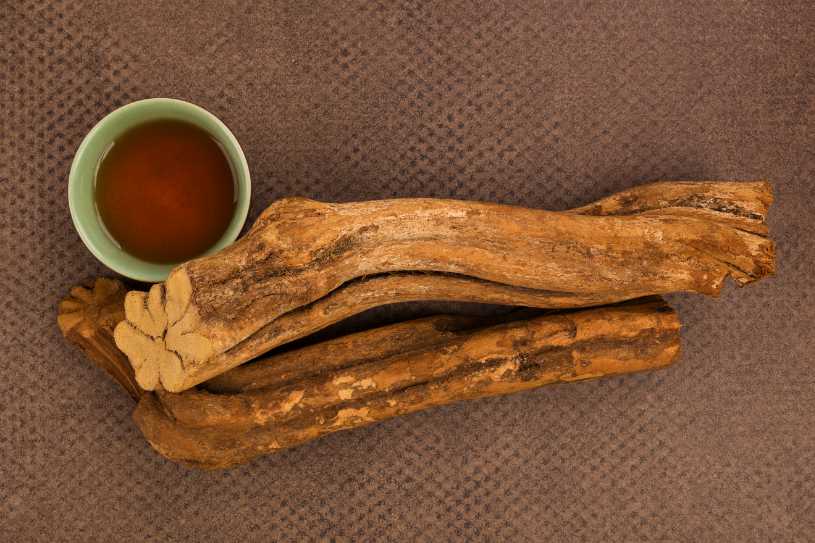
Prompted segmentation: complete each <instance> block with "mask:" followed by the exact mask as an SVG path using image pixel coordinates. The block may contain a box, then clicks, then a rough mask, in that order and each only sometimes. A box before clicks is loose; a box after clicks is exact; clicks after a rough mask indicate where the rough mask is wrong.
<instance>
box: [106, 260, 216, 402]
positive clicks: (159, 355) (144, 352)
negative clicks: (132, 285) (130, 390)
mask: <svg viewBox="0 0 815 543" xmlns="http://www.w3.org/2000/svg"><path fill="white" fill-rule="evenodd" d="M191 293H192V289H191V287H190V281H189V277H188V276H187V274H186V272H184V270H183V269H179V270H176V271H174V272H173V273H172V274H171V275H170V277H169V278H168V279H167V282H166V283H165V284H156V285H153V286H152V287H151V288H150V291H149V292H147V293H145V292H139V291H131V292H128V293H127V296H126V297H125V301H124V309H125V320H124V321H122V322H121V323H119V324H118V325H117V326H116V330H115V332H114V339H115V341H116V345H117V346H118V347H119V349H121V350H122V352H124V353H125V354H126V355H127V357H128V359H129V360H130V364H131V365H132V366H133V371H134V372H135V375H136V380H137V381H138V383H139V386H141V387H142V388H143V389H144V390H156V389H164V390H168V391H170V392H180V391H181V390H183V389H184V388H185V387H186V386H187V384H186V382H185V378H186V376H185V371H184V368H185V364H188V363H189V364H194V363H196V362H201V361H204V360H207V359H209V358H210V357H211V356H212V354H213V349H212V344H211V342H210V341H209V340H208V339H207V338H205V337H203V336H201V335H199V334H196V333H195V332H194V331H193V330H195V328H196V326H197V324H198V321H199V319H198V313H197V311H196V310H195V308H193V307H192V306H191V304H190V297H191Z"/></svg>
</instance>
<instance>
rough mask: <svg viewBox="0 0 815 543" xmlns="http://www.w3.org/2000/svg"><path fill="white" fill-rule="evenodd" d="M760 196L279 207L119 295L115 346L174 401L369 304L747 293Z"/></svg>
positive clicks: (738, 188)
mask: <svg viewBox="0 0 815 543" xmlns="http://www.w3.org/2000/svg"><path fill="white" fill-rule="evenodd" d="M771 200H772V195H771V189H770V186H769V184H768V183H765V182H745V183H734V182H692V183H691V182H663V183H656V184H652V185H645V186H641V187H636V188H633V189H630V190H628V191H625V192H623V193H620V194H618V195H615V196H612V197H609V198H606V199H603V200H601V201H599V202H596V203H594V204H591V205H588V206H584V207H582V208H579V209H575V210H571V211H567V212H549V211H543V210H533V209H525V208H520V207H511V206H504V205H498V204H489V203H479V202H461V201H453V200H432V199H405V200H385V201H374V202H361V203H349V204H327V203H320V202H315V201H311V200H305V199H299V198H293V199H285V200H280V201H278V202H276V203H274V204H272V205H271V206H270V207H269V208H268V209H267V210H266V211H265V212H264V213H263V214H262V215H261V216H260V217H259V218H258V220H257V221H256V223H255V224H254V226H253V227H252V229H251V230H250V231H249V233H248V234H247V235H246V236H244V237H243V238H242V239H241V240H240V241H238V242H237V243H235V244H234V245H232V246H230V247H228V248H227V249H225V250H223V251H221V252H220V253H218V254H217V255H213V256H210V257H205V258H201V259H198V260H193V261H191V262H187V263H185V264H182V265H180V266H179V267H177V268H176V269H175V270H174V271H173V272H172V273H171V274H170V276H169V277H168V279H167V281H166V282H165V283H163V284H158V285H155V286H153V287H152V289H151V290H150V292H149V293H144V292H135V291H134V292H130V293H128V295H127V298H126V300H125V314H126V317H127V318H126V321H123V322H122V323H120V324H119V325H118V326H117V328H116V331H115V338H116V344H117V345H118V346H119V347H120V348H121V349H122V350H123V351H124V352H125V353H126V354H127V355H128V358H129V359H130V361H131V363H132V365H133V367H134V370H135V374H136V378H137V380H138V382H139V384H140V385H141V387H142V388H144V389H147V390H153V389H157V388H163V389H165V390H169V391H174V392H178V391H182V390H186V389H188V388H190V387H192V386H194V385H196V384H198V383H201V382H203V381H205V380H207V379H211V378H213V377H215V376H217V375H219V374H221V373H223V372H225V371H227V370H229V369H231V368H234V367H236V366H238V365H240V364H242V363H244V362H246V361H248V360H250V359H252V358H255V357H257V356H258V355H259V354H261V353H263V352H266V351H268V350H269V349H271V348H273V347H275V346H277V345H280V344H282V343H285V342H287V341H291V340H292V339H295V338H297V337H302V336H304V335H306V334H308V333H310V332H312V331H314V330H316V329H319V328H321V327H323V326H325V325H327V324H330V323H331V322H334V321H336V320H339V319H340V318H343V317H345V316H348V315H350V314H353V313H356V312H359V311H361V310H364V309H367V308H368V307H371V306H373V305H381V304H385V303H393V302H397V301H403V300H416V299H425V300H455V301H459V300H466V301H483V302H492V303H509V304H514V305H517V304H524V305H530V306H535V307H561V308H563V307H584V306H591V305H598V304H605V303H613V302H618V301H620V300H626V299H632V298H637V297H640V296H644V295H650V294H662V293H667V292H673V291H693V292H700V293H704V294H712V295H715V294H717V293H718V292H719V290H720V289H721V287H722V284H723V282H724V280H725V278H726V277H728V276H729V277H732V278H733V279H734V280H735V281H736V282H737V283H738V284H739V285H743V284H746V283H749V282H751V281H754V280H757V279H760V278H761V277H764V276H766V275H768V274H771V273H772V272H773V269H774V250H773V244H772V242H771V241H770V240H769V239H767V227H766V224H765V222H764V221H765V217H766V213H767V209H768V207H769V204H770V202H771ZM383 284H384V285H385V287H386V288H387V289H389V290H385V291H383V287H382V285H383Z"/></svg>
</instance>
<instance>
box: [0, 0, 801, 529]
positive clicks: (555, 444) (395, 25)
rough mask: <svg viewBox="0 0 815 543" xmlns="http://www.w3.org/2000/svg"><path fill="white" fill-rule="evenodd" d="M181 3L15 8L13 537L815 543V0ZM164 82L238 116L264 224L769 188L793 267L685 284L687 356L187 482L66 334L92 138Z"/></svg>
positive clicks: (6, 159)
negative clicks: (72, 180) (716, 187)
mask: <svg viewBox="0 0 815 543" xmlns="http://www.w3.org/2000/svg"><path fill="white" fill-rule="evenodd" d="M185 4H187V3H184V2H135V1H132V2H131V1H125V2H122V1H119V2H108V1H105V2H101V1H100V2H74V1H65V2H60V1H46V2H40V1H29V0H26V1H10V0H0V255H2V256H0V281H1V283H0V285H1V286H2V303H1V304H0V398H2V400H0V540H2V541H112V540H115V541H210V540H212V541H230V540H235V541H269V540H275V539H280V540H298V541H302V540H311V539H331V538H336V539H337V540H360V541H366V540H367V541H373V540H386V539H391V540H400V541H407V540H421V541H442V540H471V541H501V540H503V541H542V540H562V541H638V540H650V541H717V542H718V541H739V542H742V541H812V538H813V537H815V536H813V534H815V366H813V364H814V363H815V360H814V358H815V356H814V355H815V345H813V338H812V336H813V329H812V323H813V321H815V310H813V308H815V300H813V295H812V284H811V280H810V279H809V278H808V274H809V273H811V270H812V266H813V265H814V264H815V239H813V236H815V213H814V212H813V199H815V182H814V181H813V176H815V152H813V135H814V134H815V8H813V4H812V3H811V2H797V3H796V2H783V3H781V2H777V3H774V2H741V1H739V2H736V1H722V2H707V1H701V2H687V1H671V2H624V3H617V2H614V3H611V2H605V3H604V2H599V3H596V2H586V1H582V0H568V1H563V2H511V3H509V2H508V3H496V4H491V3H488V2H473V3H469V2H465V1H462V0H455V1H452V2H438V3H426V2H410V1H408V2H393V3H392V2H384V1H383V2H377V1H372V2H360V3H350V4H342V5H341V4H340V3H336V2H324V3H320V4H315V3H311V2H292V3H288V4H283V3H267V2H263V3H258V4H257V5H255V4H253V3H247V2H238V1H230V2H224V1H218V2H205V3H199V2H195V3H190V4H195V5H194V6H193V5H190V6H189V7H186V6H185ZM153 96H171V97H177V98H182V99H186V100H189V101H192V102H195V103H197V104H200V105H202V106H204V107H206V108H207V109H209V110H211V111H212V112H214V113H215V114H217V115H218V116H219V117H220V118H221V119H223V120H224V121H225V122H226V123H227V124H228V125H229V126H230V128H231V129H232V130H233V131H234V133H235V134H236V135H237V137H238V139H239V141H240V142H241V144H242V145H243V147H244V150H245V152H246V155H247V158H248V161H249V165H250V168H251V171H252V176H253V181H254V192H253V205H252V216H255V215H257V213H258V212H259V210H260V209H262V208H263V207H265V206H266V205H268V204H269V203H270V202H271V201H272V200H274V199H275V198H279V197H282V196H286V195H303V196H309V197H312V198H317V199H323V200H333V201H350V200H362V199H371V198H384V197H400V196H435V197H453V198H465V199H479V200H489V201H497V202H504V203H512V204H522V205H526V206H531V207H543V208H549V209H565V208H568V207H571V206H575V205H580V204H584V203H586V202H589V201H591V200H593V199H596V198H599V197H602V196H604V195H607V194H609V193H611V192H613V191H615V190H619V189H623V188H626V187H630V186H633V185H636V184H639V183H642V182H645V181H649V180H656V179H755V178H768V179H771V180H772V181H773V182H774V184H775V188H776V204H775V206H774V208H773V210H772V214H771V218H770V224H771V228H772V232H773V237H774V238H775V239H776V240H777V242H778V255H779V265H778V274H777V276H776V277H775V278H772V279H770V280H766V281H762V282H761V283H758V284H755V285H752V286H750V287H748V288H745V289H743V290H737V289H735V288H732V287H731V288H728V289H726V290H725V292H724V293H723V295H722V296H721V298H720V299H718V300H713V299H708V298H704V297H701V296H690V295H688V296H686V295H677V296H674V297H672V298H671V300H672V302H673V303H674V305H675V306H676V307H677V308H678V309H679V310H680V313H681V318H682V320H683V322H684V329H683V354H682V358H681V361H680V362H679V363H678V364H677V365H675V366H674V367H672V368H670V369H668V370H665V371H660V372H657V373H653V374H648V375H638V376H628V377H621V378H615V379H609V380H605V381H601V382H591V383H584V384H575V385H564V386H559V387H550V388H545V389H542V390H538V391H533V392H529V393H524V394H519V395H516V396H512V397H506V398H498V399H492V400H487V401H479V402H471V403H469V404H465V405H457V406H451V407H446V408H441V409H435V410H433V411H430V412H425V413H420V414H417V415H413V416H409V417H406V418H403V419H399V420H393V421H390V422H386V423H383V424H379V425H376V426H374V427H370V428H366V429H362V430H359V431H353V432H345V433H341V434H336V435H332V436H329V437H326V438H324V439H321V440H319V441H317V442H313V443H311V444H308V445H306V446H303V447H300V448H298V449H294V450H291V451H287V452H283V453H281V454H278V455H276V456H269V457H265V458H262V459H260V460H257V461H255V462H253V463H251V464H249V465H247V466H244V467H241V468H238V469H234V470H232V471H227V472H215V473H201V472H196V471H191V470H188V469H185V468H183V467H180V466H177V465H175V464H173V463H170V462H168V461H165V460H164V459H162V458H161V457H160V456H158V455H157V454H156V453H154V452H153V451H152V450H151V449H150V448H149V446H148V445H147V444H146V442H145V441H144V440H143V439H142V437H141V435H140V433H139V432H138V430H137V429H136V428H135V427H134V425H133V423H132V422H131V420H130V412H131V410H132V404H131V402H130V400H129V399H128V398H127V397H126V395H125V394H123V393H122V392H121V391H120V390H119V389H118V388H117V387H116V385H115V384H114V383H113V382H111V381H110V380H108V378H107V377H106V376H105V375H104V374H103V373H102V372H100V371H97V370H96V369H94V368H92V367H90V365H89V364H88V363H87V362H86V361H85V360H84V359H83V357H82V356H81V355H80V353H79V352H78V351H77V350H76V349H74V348H71V347H70V346H68V345H66V344H65V343H64V342H63V340H62V338H61V336H60V334H59V331H58V330H57V327H56V325H55V315H56V303H57V301H58V299H59V298H61V297H62V296H63V295H64V294H65V293H66V291H67V289H68V288H69V287H70V286H73V285H75V284H78V283H81V282H84V281H87V280H89V279H91V278H93V277H95V276H98V275H100V274H106V273H109V272H106V270H105V269H104V268H103V267H102V266H101V265H100V264H98V263H97V262H96V261H95V260H94V259H93V257H92V256H91V255H90V253H89V252H88V251H87V250H86V249H85V248H84V246H83V245H82V243H81V242H80V240H79V237H78V236H77V234H76V233H75V232H74V230H73V227H72V225H71V220H70V217H69V213H68V206H67V197H66V183H67V176H68V170H69V167H70V162H71V159H72V156H73V153H74V151H75V149H76V147H77V145H78V144H79V142H80V140H81V139H82V137H83V136H84V134H85V133H86V132H87V131H88V129H89V128H90V127H91V126H92V125H93V124H94V123H95V122H96V121H98V120H99V119H100V118H101V117H102V116H103V115H104V114H105V113H107V112H109V111H110V110H112V109H113V108H115V107H117V106H119V105H122V104H125V103H127V102H130V101H132V100H136V99H139V98H145V97H153ZM410 310H411V311H416V308H415V307H414V308H411V309H410ZM393 311H396V312H398V311H400V310H399V309H398V308H397V309H396V310H391V314H392V312H393ZM367 318H368V320H369V321H370V322H376V320H377V318H378V317H377V315H376V314H374V315H373V316H370V315H369V316H368V317H367Z"/></svg>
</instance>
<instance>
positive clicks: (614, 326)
mask: <svg viewBox="0 0 815 543" xmlns="http://www.w3.org/2000/svg"><path fill="white" fill-rule="evenodd" d="M439 322H441V321H439ZM455 326H458V324H456V325H455ZM397 329H398V327H393V328H391V330H392V331H394V332H395V331H396V330H397ZM386 331H387V329H381V330H380V331H379V334H380V336H379V338H380V341H381V342H383V343H389V342H390V339H389V337H388V334H387V333H386ZM366 334H370V332H365V333H362V335H361V336H358V337H353V336H349V337H347V338H345V339H344V340H343V341H344V342H346V343H345V344H346V345H352V344H354V343H355V342H356V341H363V342H364V341H365V337H366ZM367 337H368V338H370V337H371V336H370V335H368V336H367ZM392 337H393V338H394V340H395V341H397V342H399V341H401V339H398V338H399V336H397V335H394V336H392ZM415 339H416V336H413V337H412V339H411V340H409V341H408V344H410V343H411V342H412V341H413V340H415ZM420 343H421V342H420ZM402 346H404V345H402ZM401 350H402V349H401V348H400V349H388V348H383V347H380V348H379V351H380V352H381V353H383V354H382V357H381V358H368V359H366V360H364V361H362V362H361V363H359V364H355V365H351V366H345V362H343V363H339V364H334V363H333V362H332V361H325V360H322V361H320V362H319V363H318V364H317V365H319V366H320V367H321V368H323V369H322V370H321V373H318V374H316V375H312V376H310V377H308V376H307V377H305V378H302V379H298V380H296V381H287V380H286V379H287V378H281V380H280V381H276V379H278V378H280V376H281V372H280V370H279V368H278V367H276V364H275V363H274V362H273V361H274V360H275V359H273V358H270V359H269V360H268V361H266V362H263V363H261V364H259V365H258V366H257V367H256V368H253V370H252V372H248V371H246V372H245V374H244V375H243V376H241V378H239V379H236V380H233V381H231V383H230V387H231V388H232V390H239V391H238V392H234V393H231V394H213V393H211V392H205V391H198V390H195V391H187V392H183V393H181V394H174V393H168V392H158V393H151V394H147V395H145V396H144V397H143V398H142V400H141V401H140V403H139V405H138V407H137V408H136V411H135V412H134V415H133V416H134V420H135V421H136V424H137V425H138V426H139V428H140V429H141V430H142V432H143V433H144V435H145V437H146V438H147V440H148V441H149V442H150V443H151V445H152V446H153V447H154V448H155V449H156V450H157V451H158V452H160V453H161V454H163V455H164V456H166V457H168V458H170V459H173V460H176V461H180V462H184V463H187V464H191V465H194V466H196V467H201V468H207V469H211V468H224V467H229V466H233V465H235V464H239V463H242V462H246V461H248V460H251V459H252V458H254V457H256V456H258V455H262V454H266V453H272V452H276V451H279V450H281V449H285V448H288V447H292V446H295V445H298V444H301V443H304V442H306V441H309V440H312V439H315V438H318V437H320V436H322V435H325V434H328V433H332V432H337V431H340V430H346V429H350V428H356V427H360V426H365V425H368V424H371V423H374V422H377V421H381V420H385V419H388V418H391V417H395V416H399V415H405V414H408V413H413V412H416V411H419V410H422V409H427V408H430V407H434V406H438V405H444V404H449V403H452V402H456V401H461V400H469V399H476V398H483V397H489V396H496V395H502V394H510V393H513V392H519V391H523V390H528V389H531V388H536V387H540V386H543V385H546V384H550V383H558V382H571V381H578V380H583V379H592V378H597V377H603V376H607V375H616V374H621V373H630V372H636V371H643V370H650V369H655V368H660V367H664V366H666V365H669V364H670V363H672V362H673V361H674V360H675V359H676V357H677V355H678V352H679V320H678V318H677V316H676V313H675V312H673V310H671V308H670V307H669V306H667V304H665V303H664V301H662V300H661V299H651V300H644V301H641V302H636V303H630V304H623V305H619V306H614V307H602V308H594V309H587V310H582V311H574V312H569V313H563V314H552V315H544V316H541V317H537V318H533V319H528V320H522V321H518V322H510V323H505V324H500V325H497V326H491V327H487V328H481V329H476V330H471V331H467V332H462V333H461V334H460V335H458V336H457V337H452V338H448V339H445V340H444V341H442V342H441V343H436V344H434V345H431V346H427V345H425V346H420V347H419V348H417V349H415V350H412V351H408V352H405V353H402V354H390V355H388V354H387V353H388V352H390V351H401ZM327 352H328V351H327ZM344 354H345V353H343V355H344ZM286 356H287V355H278V357H276V358H277V361H279V362H281V364H284V363H285V360H286V358H285V357H286ZM289 356H291V355H289ZM309 356H313V353H312V355H309ZM309 356H306V357H304V360H306V359H309ZM312 359H314V360H316V359H317V358H316V357H313V358H312ZM233 371H234V370H233ZM250 373H251V377H249V374H250ZM264 379H265V382H268V383H276V384H270V385H269V386H267V387H263V388H257V385H258V383H259V382H261V381H263V380H264ZM220 381H222V382H223V381H224V380H223V379H222V380H220Z"/></svg>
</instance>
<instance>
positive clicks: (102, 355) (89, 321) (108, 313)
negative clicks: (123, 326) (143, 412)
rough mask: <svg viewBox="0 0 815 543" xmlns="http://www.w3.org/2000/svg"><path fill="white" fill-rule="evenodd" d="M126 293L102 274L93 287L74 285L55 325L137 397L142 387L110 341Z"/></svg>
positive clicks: (120, 315) (61, 307)
mask: <svg viewBox="0 0 815 543" xmlns="http://www.w3.org/2000/svg"><path fill="white" fill-rule="evenodd" d="M125 292H126V291H125V287H124V285H123V284H122V283H121V282H120V281H117V280H115V279H107V278H104V277H103V278H99V279H97V280H96V282H95V283H94V286H93V288H85V287H74V288H73V289H71V294H70V296H69V297H67V298H65V299H64V300H62V301H61V302H60V303H59V313H58V315H57V325H58V326H59V329H60V331H61V332H62V335H63V336H65V338H66V339H67V340H68V341H69V342H71V343H73V344H75V345H77V346H78V347H79V348H81V349H82V350H83V351H84V352H85V354H87V355H88V358H90V360H91V361H92V362H93V363H94V364H96V365H97V366H99V367H100V368H102V369H103V370H105V371H106V372H107V373H108V375H110V376H111V377H112V378H113V379H114V380H115V381H116V382H117V383H119V385H121V386H122V388H124V389H125V390H126V391H127V393H128V394H130V396H131V397H132V398H133V399H136V400H138V398H139V397H140V396H141V394H142V390H141V389H140V387H139V386H138V384H137V381H136V379H135V376H134V374H133V371H132V369H131V366H130V364H129V362H128V360H127V358H126V357H125V356H124V355H123V354H122V353H121V352H120V351H119V350H118V349H117V348H116V346H115V345H114V341H113V329H114V327H115V326H116V325H117V324H118V323H120V322H121V321H122V320H123V319H124V298H125Z"/></svg>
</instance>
